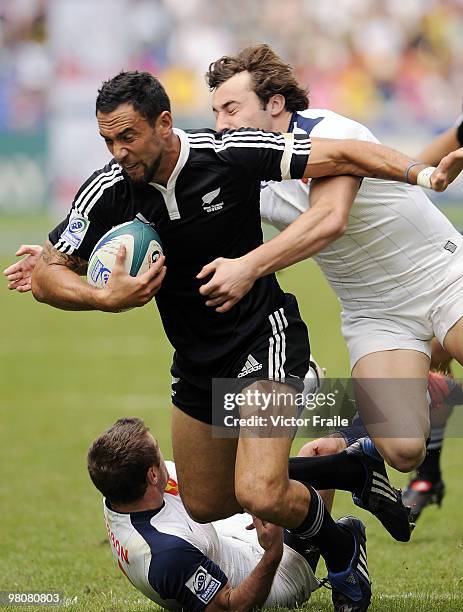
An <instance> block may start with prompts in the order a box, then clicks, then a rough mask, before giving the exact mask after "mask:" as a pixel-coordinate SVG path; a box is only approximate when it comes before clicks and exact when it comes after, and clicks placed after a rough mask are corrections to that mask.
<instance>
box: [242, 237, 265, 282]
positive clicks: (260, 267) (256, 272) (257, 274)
mask: <svg viewBox="0 0 463 612" xmlns="http://www.w3.org/2000/svg"><path fill="white" fill-rule="evenodd" d="M262 246H263V245H261V247H258V248H257V249H255V250H254V251H251V252H250V253H247V254H246V255H244V256H243V257H242V261H243V263H244V264H245V268H246V273H247V274H248V276H249V278H250V280H252V281H256V280H257V279H258V278H261V277H262V276H265V275H266V274H269V271H268V269H267V268H268V262H265V260H264V259H262V258H261V257H260V255H259V251H260V249H261V248H262Z"/></svg>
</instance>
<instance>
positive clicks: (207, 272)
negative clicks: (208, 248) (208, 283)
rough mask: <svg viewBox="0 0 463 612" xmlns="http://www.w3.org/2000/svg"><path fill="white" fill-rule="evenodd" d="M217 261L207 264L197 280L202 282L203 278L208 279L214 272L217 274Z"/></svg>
mask: <svg viewBox="0 0 463 612" xmlns="http://www.w3.org/2000/svg"><path fill="white" fill-rule="evenodd" d="M216 262H217V260H216V259H214V261H211V262H210V263H208V264H206V265H205V266H203V268H202V270H201V272H200V273H199V274H198V275H197V276H196V278H197V279H199V280H201V279H202V278H206V276H209V275H210V274H213V272H215V270H216V268H217V263H216Z"/></svg>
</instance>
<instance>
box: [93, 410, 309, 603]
mask: <svg viewBox="0 0 463 612" xmlns="http://www.w3.org/2000/svg"><path fill="white" fill-rule="evenodd" d="M88 470H89V473H90V476H91V478H92V480H93V483H94V484H95V486H96V487H97V488H98V489H99V490H100V491H101V492H102V493H103V495H104V496H105V499H104V501H103V508H104V516H105V523H106V528H107V531H108V536H109V540H110V542H111V547H112V553H113V555H114V557H115V558H116V560H117V563H118V565H119V567H120V569H121V570H122V572H123V573H124V574H125V576H127V578H128V579H129V580H130V582H131V583H132V584H133V585H134V586H135V587H136V588H137V589H138V590H139V591H141V592H142V593H143V594H144V595H146V597H148V598H150V599H152V600H153V601H155V602H156V603H157V604H159V605H160V606H162V607H163V608H167V609H188V610H194V611H196V610H204V609H207V610H208V611H214V610H250V609H252V608H254V607H257V606H259V607H260V606H263V607H270V606H285V607H290V608H293V607H296V606H297V605H299V604H302V603H303V602H304V601H307V600H308V599H309V597H310V594H311V592H312V591H313V590H315V589H316V588H318V586H319V582H318V580H317V579H316V578H315V576H314V574H313V571H312V569H311V568H310V565H309V563H308V562H307V560H306V559H305V558H304V557H303V556H302V555H300V554H299V553H298V552H296V551H295V550H294V549H293V548H290V547H289V546H287V545H286V544H284V543H283V529H282V528H280V527H277V526H275V525H271V524H270V523H267V524H264V523H262V522H261V521H259V520H258V519H254V526H255V530H252V531H251V530H247V529H246V527H247V526H248V525H249V524H250V523H252V522H253V519H252V518H251V517H250V516H249V515H244V514H243V515H235V516H233V517H230V518H228V519H225V520H222V521H217V522H215V523H204V524H200V523H197V522H195V521H194V520H192V519H191V518H190V516H189V515H188V514H187V512H186V510H185V507H184V506H183V503H182V501H181V498H180V496H179V494H178V487H177V484H176V474H175V466H174V464H173V463H172V462H166V463H165V462H164V459H163V457H162V454H161V451H160V449H159V446H158V444H157V442H156V440H155V439H154V438H153V437H152V435H151V434H150V433H149V429H148V427H146V425H145V424H144V423H143V421H142V420H141V419H137V418H130V419H120V420H119V421H117V422H116V423H115V424H114V425H113V426H112V427H110V428H109V429H108V430H107V431H105V432H104V433H103V434H102V435H101V436H99V437H98V438H97V439H96V440H95V441H94V442H93V444H92V446H91V447H90V449H89V452H88Z"/></svg>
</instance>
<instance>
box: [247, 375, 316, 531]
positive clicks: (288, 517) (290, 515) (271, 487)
mask: <svg viewBox="0 0 463 612" xmlns="http://www.w3.org/2000/svg"><path fill="white" fill-rule="evenodd" d="M249 389H250V390H254V389H255V390H259V391H261V392H262V391H263V392H269V391H270V390H273V391H275V392H276V393H282V395H285V396H287V397H289V396H294V393H295V391H294V389H293V388H291V387H289V386H287V385H284V384H281V383H276V382H273V381H266V382H260V383H257V384H256V385H251V386H250V387H249ZM254 410H255V409H254V408H253V407H251V406H249V407H242V408H241V410H240V415H241V417H249V416H250V415H251V414H252V413H254V414H256V415H260V416H262V415H265V417H264V418H266V419H267V423H271V420H270V414H272V415H273V416H274V417H284V418H285V419H291V418H294V417H295V416H296V414H297V407H296V406H295V404H294V403H290V404H289V405H271V406H269V407H268V408H267V409H266V410H265V411H264V412H259V411H258V412H254ZM294 434H295V428H294V426H291V425H287V426H285V425H276V426H272V425H270V424H267V425H264V426H263V427H262V428H260V427H259V426H257V427H255V426H249V427H246V426H242V427H241V430H240V437H239V441H238V450H237V454H236V466H235V491H236V496H237V499H238V501H239V502H240V504H241V505H242V506H243V507H244V508H246V509H247V510H248V511H249V512H250V513H251V514H255V515H256V516H258V517H259V518H261V519H262V520H265V521H270V522H272V523H276V524H277V525H282V526H284V527H289V528H290V527H297V526H299V525H300V524H301V523H302V521H303V520H304V518H305V516H306V514H307V508H308V504H309V500H310V494H309V491H308V489H307V487H305V486H304V485H303V484H301V483H300V482H297V481H294V480H290V479H289V476H288V457H289V452H290V450H291V445H292V441H293V437H294Z"/></svg>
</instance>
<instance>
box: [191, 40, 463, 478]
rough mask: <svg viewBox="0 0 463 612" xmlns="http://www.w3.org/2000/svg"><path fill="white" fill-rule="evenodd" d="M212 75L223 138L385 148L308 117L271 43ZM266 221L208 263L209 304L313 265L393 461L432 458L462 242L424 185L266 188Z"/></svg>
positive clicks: (457, 314)
mask: <svg viewBox="0 0 463 612" xmlns="http://www.w3.org/2000/svg"><path fill="white" fill-rule="evenodd" d="M207 78H208V83H209V86H210V88H211V90H212V91H213V100H212V103H213V109H214V112H215V115H216V119H217V124H216V127H217V129H220V130H221V129H230V128H238V127H240V126H242V125H251V126H253V127H258V128H262V129H267V130H276V131H278V130H290V131H293V132H294V133H305V134H310V135H311V136H312V137H313V136H322V137H323V136H326V137H330V136H333V135H336V137H344V138H352V137H354V138H358V139H360V140H365V141H370V142H376V139H375V137H374V136H373V135H372V134H371V132H370V131H369V130H368V129H367V128H366V127H364V126H362V125H360V124H358V123H357V122H355V121H352V120H350V119H347V118H345V117H341V116H340V115H337V114H335V113H332V112H331V111H328V110H324V109H307V106H308V99H307V96H305V98H304V97H303V95H302V93H301V92H303V90H302V89H301V88H300V86H299V85H298V84H297V82H296V80H295V78H294V75H293V74H292V73H291V69H290V67H289V66H288V65H287V64H285V63H284V62H283V61H282V60H281V59H280V58H278V57H277V56H276V55H275V54H274V53H273V52H272V50H271V49H269V48H268V47H267V46H265V45H259V46H257V47H251V48H249V49H245V50H244V51H242V52H241V53H240V54H238V55H237V56H234V57H224V58H221V59H220V60H218V61H216V62H214V63H213V64H211V66H210V70H209V72H208V74H207ZM459 151H461V149H460V150H459ZM454 154H455V153H451V155H454ZM458 155H459V153H458ZM444 159H446V158H444ZM450 159H451V158H450ZM261 216H262V218H264V219H265V220H267V221H269V222H270V223H272V224H273V225H274V226H275V227H276V228H277V229H280V230H282V231H281V233H280V234H279V235H278V236H277V237H276V238H274V239H273V240H271V241H269V242H267V243H265V244H264V245H261V246H259V247H257V248H256V249H255V250H253V251H252V252H250V253H248V254H246V255H244V256H241V257H239V258H235V259H233V260H229V259H225V258H219V259H217V260H215V261H213V262H211V263H210V264H208V265H206V266H205V267H204V268H203V270H202V271H201V273H200V274H199V275H198V278H200V279H201V280H205V281H207V282H205V284H204V285H203V286H202V287H201V293H202V294H203V295H204V296H205V297H206V298H207V302H206V303H207V304H208V305H209V306H210V307H211V308H214V309H215V310H216V311H217V312H220V313H228V312H229V311H230V310H233V308H234V307H236V306H235V305H236V304H237V303H239V300H240V299H241V297H242V296H244V295H246V293H247V291H249V289H250V287H252V286H253V283H254V282H256V281H257V280H258V279H261V278H262V277H265V275H266V274H269V273H272V272H274V271H276V270H279V269H282V268H284V267H286V266H288V265H291V264H293V263H295V262H296V261H300V260H302V259H305V258H307V257H311V256H314V258H315V259H316V261H317V262H318V264H319V265H320V267H321V269H322V271H323V272H324V274H325V276H326V278H327V280H328V281H329V282H330V284H331V286H332V287H333V289H334V290H335V292H336V294H337V295H338V297H339V299H340V301H341V304H342V331H343V334H344V337H345V339H346V342H347V344H348V348H349V353H350V361H351V368H352V376H353V377H354V378H355V379H356V380H357V381H358V382H357V385H356V390H357V402H358V405H359V410H360V412H361V414H362V417H363V421H364V422H365V424H366V426H367V429H368V431H369V433H370V435H371V436H372V438H373V439H374V442H375V445H376V447H377V448H378V450H379V451H380V452H381V454H382V456H383V457H384V458H385V460H386V461H387V462H388V463H389V464H390V465H391V466H393V467H395V468H396V469H398V470H400V471H404V472H408V471H410V470H412V469H413V468H415V467H416V466H418V465H419V464H420V463H421V462H422V461H423V459H424V456H425V450H426V449H425V441H426V438H427V436H428V431H429V407H428V403H427V401H426V380H427V374H428V371H429V355H430V340H431V338H432V337H433V335H436V336H437V337H438V338H439V339H440V341H441V342H443V343H444V345H445V346H446V348H447V349H448V350H449V351H450V352H451V353H452V354H453V355H454V356H455V357H456V358H457V359H458V360H459V361H460V362H463V319H462V318H461V317H462V315H463V272H462V270H463V267H462V257H463V239H462V237H461V235H460V233H459V232H458V231H457V230H456V229H455V228H454V227H453V226H452V224H451V223H450V222H449V221H448V220H447V219H446V217H445V216H444V215H443V214H442V213H441V212H440V211H439V210H438V209H437V208H436V207H435V206H434V205H433V204H432V203H431V201H430V200H429V199H428V198H427V197H426V196H425V194H424V193H423V192H422V191H421V190H420V189H418V188H416V187H411V186H404V185H400V184H399V183H396V182H394V181H379V180H374V179H364V180H363V181H362V182H361V183H359V181H358V180H357V179H355V178H353V177H345V176H344V177H336V178H324V179H317V180H312V181H311V182H310V183H307V181H291V182H288V183H281V184H279V183H275V182H269V183H266V184H264V185H263V188H262V190H261ZM285 228H286V229H285ZM211 275H212V278H211ZM378 379H387V381H390V382H387V381H386V382H385V381H384V380H378ZM360 381H361V382H360ZM378 416H380V418H378ZM378 421H379V422H380V424H379V425H378V426H376V425H374V424H376V423H378Z"/></svg>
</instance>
